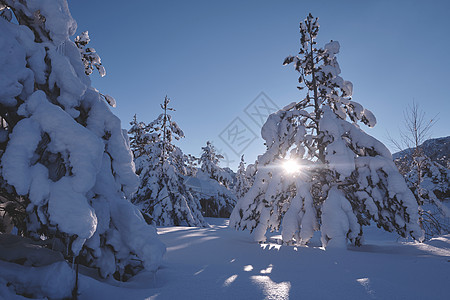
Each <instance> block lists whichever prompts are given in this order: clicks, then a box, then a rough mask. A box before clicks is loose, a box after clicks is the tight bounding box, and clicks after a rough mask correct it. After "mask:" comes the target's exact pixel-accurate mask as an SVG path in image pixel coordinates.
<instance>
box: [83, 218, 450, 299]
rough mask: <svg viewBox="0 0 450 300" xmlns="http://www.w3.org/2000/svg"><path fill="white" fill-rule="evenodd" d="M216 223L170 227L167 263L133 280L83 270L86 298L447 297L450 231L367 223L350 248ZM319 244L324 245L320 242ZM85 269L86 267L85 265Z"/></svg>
mask: <svg viewBox="0 0 450 300" xmlns="http://www.w3.org/2000/svg"><path fill="white" fill-rule="evenodd" d="M208 222H209V223H210V224H212V225H211V227H210V228H198V227H163V228H159V229H158V232H159V235H160V238H161V240H162V241H163V242H164V243H165V244H166V245H167V253H166V255H165V260H164V264H163V266H162V268H161V269H160V270H159V271H158V272H157V273H156V275H154V274H150V273H142V274H140V275H138V276H136V277H135V278H134V279H132V280H131V281H129V282H126V283H120V282H116V281H112V280H108V281H98V280H97V279H98V278H97V279H94V278H92V277H89V276H84V275H83V276H81V287H80V290H81V296H80V299H300V298H302V299H448V296H449V295H450V285H449V283H450V235H446V236H442V237H439V238H435V239H433V240H431V241H429V242H426V243H423V244H419V243H415V242H406V241H402V240H400V239H398V238H397V236H396V235H394V234H390V233H386V232H384V231H383V230H380V229H377V228H376V227H375V228H366V231H365V236H366V244H365V245H364V246H362V247H359V248H355V247H350V248H349V249H348V250H326V251H325V250H323V249H322V248H320V247H319V245H320V242H319V239H318V237H315V238H314V239H313V240H312V241H311V244H312V246H310V247H292V246H280V245H278V244H277V243H276V240H277V236H276V235H274V236H273V237H272V239H271V240H272V241H273V243H267V244H261V245H260V244H257V243H254V242H252V240H251V238H250V236H249V234H248V232H238V231H235V230H233V229H230V228H228V227H227V226H226V225H227V223H228V220H226V219H208ZM315 246H317V247H315ZM85 273H87V272H86V271H85Z"/></svg>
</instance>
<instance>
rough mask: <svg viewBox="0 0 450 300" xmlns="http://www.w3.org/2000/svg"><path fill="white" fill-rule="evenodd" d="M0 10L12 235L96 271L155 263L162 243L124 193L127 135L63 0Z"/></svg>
mask: <svg viewBox="0 0 450 300" xmlns="http://www.w3.org/2000/svg"><path fill="white" fill-rule="evenodd" d="M0 13H1V15H2V18H0V32H1V34H0V53H1V55H0V78H1V79H0V91H1V92H0V116H1V118H2V129H1V134H0V135H1V137H2V144H1V145H2V149H1V175H0V178H1V185H2V197H4V198H6V199H8V200H10V201H16V202H17V201H19V202H20V205H21V206H22V207H23V208H24V210H23V211H24V218H23V219H22V220H21V221H22V222H18V224H17V223H16V226H17V228H18V231H19V234H20V235H23V236H27V237H31V238H34V239H39V240H46V241H47V242H48V245H49V246H50V247H53V248H54V249H61V250H62V252H63V254H64V255H65V256H66V258H69V257H75V256H77V257H79V260H78V261H79V262H80V263H84V264H86V265H89V266H92V267H97V268H98V269H99V271H100V274H101V275H102V276H108V275H110V274H115V275H117V277H120V278H124V277H123V276H124V275H125V276H129V275H132V274H134V273H135V272H136V271H138V270H139V269H142V267H145V268H146V269H149V270H156V269H157V268H158V266H159V264H160V261H161V258H162V255H163V253H164V251H165V247H164V245H163V244H162V243H161V242H160V241H159V239H158V237H157V234H156V229H155V228H154V227H153V226H149V225H147V224H146V223H145V221H144V219H143V217H142V215H141V213H140V212H139V210H138V209H137V208H136V207H135V206H134V205H132V204H131V203H130V202H129V201H128V200H126V198H125V197H124V196H125V195H128V194H131V193H132V192H134V191H135V190H136V188H137V186H138V177H137V176H136V175H135V172H134V164H133V160H132V154H131V151H130V148H129V146H128V140H127V136H126V133H124V132H123V130H122V129H121V124H120V120H119V119H118V118H117V117H116V116H115V115H114V114H113V113H112V112H111V110H110V109H109V107H108V105H107V104H106V103H105V101H104V100H108V99H106V98H105V97H102V95H101V94H100V93H99V92H98V91H97V90H96V89H94V88H93V87H91V82H90V79H89V77H88V76H87V75H86V74H85V65H84V64H83V61H82V57H81V54H80V51H79V49H78V48H77V46H76V45H75V43H74V42H72V41H71V40H69V37H70V36H72V35H73V34H74V33H75V31H76V28H77V24H76V22H75V20H74V19H73V18H72V17H71V15H70V12H69V8H68V4H67V1H66V0H53V1H29V0H24V1H15V0H1V1H0ZM12 15H14V16H15V20H17V23H18V24H16V21H11V19H12ZM5 16H6V17H5Z"/></svg>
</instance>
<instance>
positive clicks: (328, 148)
mask: <svg viewBox="0 0 450 300" xmlns="http://www.w3.org/2000/svg"><path fill="white" fill-rule="evenodd" d="M318 31H319V24H318V20H317V18H314V17H313V16H312V15H311V14H310V15H308V17H307V18H306V19H305V21H304V22H301V23H300V35H301V38H300V51H299V54H298V55H297V56H289V57H287V58H286V59H285V61H284V64H285V65H287V64H293V65H294V67H295V70H296V71H297V72H298V73H299V74H300V76H299V83H300V85H299V86H298V88H299V89H300V90H303V89H305V90H306V93H305V97H304V98H303V99H302V100H301V101H299V102H294V103H291V104H289V105H288V106H286V107H285V108H283V109H281V110H280V111H278V112H276V113H274V114H272V115H270V116H269V118H268V120H267V122H266V123H265V124H264V126H263V128H262V130H261V133H262V137H263V139H264V140H265V141H266V142H265V143H266V146H267V151H266V152H265V153H264V154H263V155H261V156H260V157H259V158H258V170H257V172H256V177H255V182H254V184H253V186H252V187H251V188H250V190H249V191H248V192H247V194H246V195H245V197H244V198H243V199H241V200H240V201H239V202H238V204H237V205H236V207H235V209H234V211H233V213H232V215H231V218H230V226H232V227H235V228H238V229H249V230H251V231H253V233H254V238H255V240H257V241H264V240H265V233H266V231H267V229H271V230H278V229H279V228H280V226H281V230H282V238H283V241H284V242H286V243H296V244H306V243H307V242H308V241H309V240H310V239H311V237H312V236H313V233H314V231H316V230H320V231H321V235H322V244H323V246H330V247H331V246H333V247H345V245H346V244H347V241H350V242H351V243H353V244H355V245H359V244H360V243H361V241H362V234H363V231H362V226H363V225H369V223H370V221H373V222H375V223H376V224H377V225H378V226H379V227H383V228H384V229H385V230H387V231H396V232H398V233H399V234H400V235H401V236H404V237H406V236H412V237H413V238H415V239H418V240H422V239H423V232H422V230H421V229H420V226H419V224H418V219H419V216H418V206H417V202H416V200H415V198H414V196H413V195H412V193H411V192H410V190H409V189H408V187H407V186H406V183H405V181H404V179H403V178H402V176H401V175H400V174H399V172H398V170H397V168H396V167H395V165H394V163H393V161H392V156H391V154H390V152H389V151H388V149H387V148H386V147H385V146H384V145H383V144H382V143H381V142H379V141H378V140H376V139H375V138H373V137H371V136H369V135H367V134H366V133H365V132H364V131H362V130H361V129H360V128H359V126H358V125H357V122H362V123H364V124H366V125H368V126H370V127H372V126H374V125H375V123H376V119H375V117H374V116H373V114H372V113H371V112H370V111H369V110H367V109H364V108H363V107H362V106H361V105H360V104H359V103H357V102H354V101H352V100H351V96H352V89H353V86H352V83H351V82H349V81H345V80H344V79H342V77H340V76H339V74H340V72H341V71H340V68H339V64H338V62H337V58H336V54H337V53H338V52H339V48H340V46H339V43H338V42H336V41H331V42H330V43H328V44H326V45H325V47H324V48H318V47H317V44H316V37H317V34H318ZM349 121H350V122H349ZM286 162H290V163H291V164H294V162H295V164H297V165H298V168H299V170H298V171H295V172H292V173H290V172H286V171H285V170H283V168H282V166H283V163H286Z"/></svg>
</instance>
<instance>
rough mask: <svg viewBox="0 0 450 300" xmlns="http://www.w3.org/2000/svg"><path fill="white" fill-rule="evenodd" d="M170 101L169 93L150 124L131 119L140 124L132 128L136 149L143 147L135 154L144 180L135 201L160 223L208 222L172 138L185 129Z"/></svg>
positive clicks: (195, 223) (201, 223) (135, 195)
mask: <svg viewBox="0 0 450 300" xmlns="http://www.w3.org/2000/svg"><path fill="white" fill-rule="evenodd" d="M169 102H170V99H169V98H168V97H167V96H166V97H165V98H164V102H163V104H162V105H161V108H162V109H163V113H162V114H160V115H159V116H158V118H156V119H155V120H154V121H153V122H151V123H150V124H148V125H145V124H143V123H141V122H140V123H138V122H137V121H136V118H135V119H134V121H133V122H132V124H133V123H136V124H137V125H133V127H132V128H131V129H130V134H132V135H133V136H132V141H134V142H133V143H134V144H135V145H134V146H133V150H134V151H135V152H137V151H141V150H142V149H143V150H142V151H143V152H142V154H139V155H140V156H137V158H136V166H137V174H139V176H140V179H141V184H140V186H139V189H138V191H137V193H136V194H134V195H133V199H132V201H133V202H134V203H135V204H136V205H137V206H138V207H140V208H141V210H142V211H143V212H144V213H145V214H149V215H150V216H151V217H152V218H153V221H154V222H155V223H156V224H157V225H161V226H171V225H187V226H202V227H203V226H208V224H207V223H206V222H205V220H204V219H203V216H202V214H201V208H200V204H199V202H198V200H197V199H196V198H194V197H193V196H192V194H191V192H190V191H189V190H188V189H187V188H186V185H185V184H184V177H183V176H185V175H186V166H185V159H186V158H185V155H183V152H182V151H181V149H180V148H178V147H177V146H175V145H174V144H173V139H175V140H179V139H180V138H183V137H184V133H183V131H182V130H181V129H180V127H179V126H178V124H177V123H176V122H174V121H173V120H172V116H171V115H170V114H169V113H168V111H173V110H174V109H173V108H170V107H169ZM148 137H150V138H148Z"/></svg>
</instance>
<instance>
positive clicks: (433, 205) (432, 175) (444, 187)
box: [405, 147, 450, 239]
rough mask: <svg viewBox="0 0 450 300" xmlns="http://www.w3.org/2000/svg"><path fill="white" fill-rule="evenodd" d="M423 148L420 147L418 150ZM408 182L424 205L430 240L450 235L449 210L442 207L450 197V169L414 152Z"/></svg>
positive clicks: (420, 153) (417, 151) (424, 220)
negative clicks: (438, 236) (442, 235)
mask: <svg viewBox="0 0 450 300" xmlns="http://www.w3.org/2000/svg"><path fill="white" fill-rule="evenodd" d="M419 148H420V147H419ZM409 167H410V171H409V172H407V173H406V174H405V179H406V183H407V184H408V187H409V188H410V189H411V191H412V192H413V193H414V195H415V196H416V198H417V200H418V201H419V203H420V205H421V209H420V211H419V213H420V215H421V224H422V228H423V229H424V231H425V236H426V237H427V239H429V238H432V237H433V236H436V235H441V234H448V233H449V232H450V210H449V209H448V208H447V206H445V204H443V201H445V200H446V199H447V198H448V197H449V194H450V188H449V177H450V170H449V169H448V168H445V167H444V166H442V165H441V164H439V163H437V162H435V161H432V160H431V159H430V158H429V157H428V156H426V155H425V154H424V153H423V151H422V149H420V150H415V151H414V154H413V163H412V164H410V166H409Z"/></svg>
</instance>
